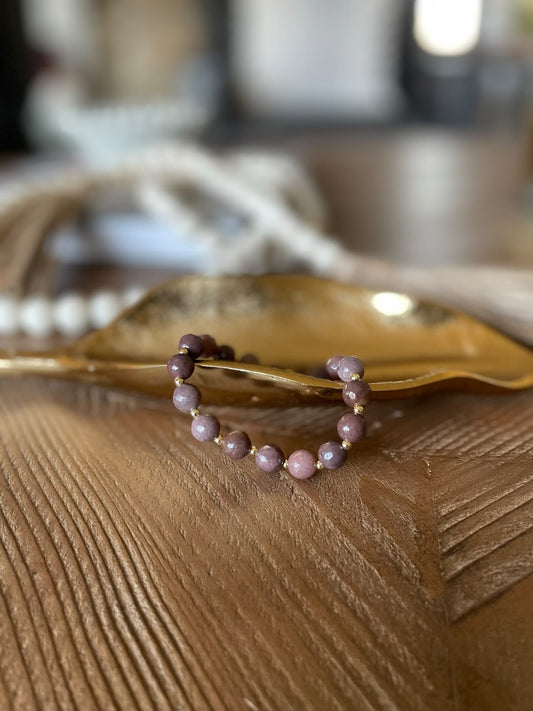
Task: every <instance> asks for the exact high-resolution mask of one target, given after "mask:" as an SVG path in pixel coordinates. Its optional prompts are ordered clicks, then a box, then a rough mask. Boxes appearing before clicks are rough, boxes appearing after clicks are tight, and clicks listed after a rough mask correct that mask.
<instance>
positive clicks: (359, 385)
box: [342, 380, 371, 407]
mask: <svg viewBox="0 0 533 711" xmlns="http://www.w3.org/2000/svg"><path fill="white" fill-rule="evenodd" d="M370 393H371V390H370V385H369V384H368V383H367V382H366V381H365V380H351V381H350V382H349V383H346V385H345V386H344V388H343V389H342V399H343V400H344V402H345V403H346V404H347V405H349V407H355V406H356V405H366V404H368V402H369V401H370Z"/></svg>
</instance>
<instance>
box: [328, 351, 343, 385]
mask: <svg viewBox="0 0 533 711" xmlns="http://www.w3.org/2000/svg"><path fill="white" fill-rule="evenodd" d="M342 358H343V356H340V355H335V356H331V358H330V359H329V360H328V362H327V363H326V371H327V373H328V377H330V378H331V379H332V380H338V378H339V376H338V373H337V368H338V367H339V363H340V362H341V360H342Z"/></svg>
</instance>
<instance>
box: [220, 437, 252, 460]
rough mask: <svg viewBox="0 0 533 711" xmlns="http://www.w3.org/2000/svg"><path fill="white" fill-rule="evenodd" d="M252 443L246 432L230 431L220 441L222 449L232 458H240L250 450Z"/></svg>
mask: <svg viewBox="0 0 533 711" xmlns="http://www.w3.org/2000/svg"><path fill="white" fill-rule="evenodd" d="M251 446H252V443H251V442H250V438H249V437H248V435H247V434H246V432H230V433H229V434H227V435H225V437H224V441H223V442H222V451H223V452H224V454H227V455H228V457H231V458H232V459H242V458H243V457H246V455H247V454H249V452H250V448H251Z"/></svg>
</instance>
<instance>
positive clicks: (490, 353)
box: [0, 275, 533, 404]
mask: <svg viewBox="0 0 533 711" xmlns="http://www.w3.org/2000/svg"><path fill="white" fill-rule="evenodd" d="M191 331H192V332H196V333H211V334H213V335H214V336H215V338H216V339H217V341H218V342H220V343H229V344H231V345H232V346H233V347H234V348H235V350H236V352H237V354H238V355H239V354H240V355H242V354H244V353H250V352H252V353H254V354H255V355H256V356H257V357H258V358H259V360H260V364H258V365H257V364H249V363H238V362H226V361H204V362H200V363H199V364H198V367H197V368H196V372H195V374H194V376H193V378H192V379H191V382H196V383H198V384H199V385H201V386H202V392H203V394H204V400H205V401H208V402H224V403H239V404H266V403H272V404H274V403H279V404H289V403H295V402H302V401H307V402H310V401H313V400H339V399H340V398H341V391H342V383H335V382H331V381H329V380H324V379H322V378H318V377H313V376H312V375H308V374H306V373H309V372H313V370H314V369H316V366H317V365H318V364H321V363H322V364H323V363H325V361H326V360H327V359H328V358H329V357H330V356H331V355H335V354H353V355H357V356H358V357H360V358H361V359H362V360H363V362H364V363H365V366H366V375H365V378H366V379H367V380H368V381H369V382H370V383H371V385H372V390H373V394H374V397H375V398H376V399H385V398H397V397H405V396H408V395H417V394H421V393H424V392H428V391H431V390H435V389H460V390H463V391H464V390H469V391H475V392H496V391H505V390H520V389H524V388H528V387H531V386H532V385H533V353H532V351H531V350H530V349H528V348H527V347H525V346H523V345H521V344H519V343H517V342H515V341H513V340H512V339H510V338H509V337H507V336H504V335H502V334H501V333H498V332H497V331H495V330H494V329H493V328H490V327H489V326H486V325H485V324H483V323H481V322H480V321H477V320H476V319H473V318H471V317H469V316H466V315H464V314H461V313H458V312H455V311H451V310H449V309H445V308H442V307H440V306H437V305H434V304H429V303H426V302H422V301H419V300H417V299H414V298H411V297H409V296H406V295H404V294H395V293H389V292H374V291H368V290H365V289H359V288H356V287H353V286H350V285H346V284H340V283H336V282H331V281H327V280H323V279H318V278H315V277H310V276H295V275H277V276H262V277H248V276H247V277H202V276H187V277H180V278H178V279H175V280H173V281H170V282H167V283H166V284H164V285H162V286H160V287H157V288H156V289H154V290H152V291H151V292H150V293H149V294H147V296H146V297H145V298H144V299H143V300H142V301H141V302H139V303H138V304H137V305H135V306H134V307H132V308H130V309H128V310H126V311H124V312H123V313H122V314H121V315H120V316H119V317H118V319H116V320H115V321H114V322H113V323H112V324H111V325H110V326H108V327H107V328H105V329H102V330H101V331H96V332H94V333H91V334H89V335H88V336H85V337H84V338H82V339H79V340H78V341H75V342H74V343H72V344H71V345H70V346H68V347H65V348H61V349H58V350H55V351H51V352H48V353H40V354H32V353H17V354H8V353H1V354H0V371H2V374H4V375H7V374H21V373H34V374H41V375H48V376H52V377H60V378H68V379H73V380H84V381H90V382H95V383H100V384H105V385H112V386H119V387H126V388H129V389H133V390H138V391H141V392H147V393H151V394H160V395H167V394H170V392H171V390H172V387H173V384H172V381H171V379H170V378H169V376H168V374H167V372H166V367H165V363H166V361H167V359H168V358H169V356H170V355H172V354H173V353H174V352H175V351H176V349H177V340H178V338H179V336H180V335H181V334H183V333H187V332H191ZM263 363H268V364H271V365H268V366H267V365H263Z"/></svg>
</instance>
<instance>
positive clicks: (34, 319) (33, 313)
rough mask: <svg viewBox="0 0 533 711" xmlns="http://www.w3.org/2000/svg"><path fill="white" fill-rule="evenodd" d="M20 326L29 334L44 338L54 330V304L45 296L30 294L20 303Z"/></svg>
mask: <svg viewBox="0 0 533 711" xmlns="http://www.w3.org/2000/svg"><path fill="white" fill-rule="evenodd" d="M19 317H20V327H21V329H22V331H24V333H26V334H27V335H28V336H35V337H36V338H44V337H45V336H49V335H50V333H51V331H52V305H51V303H50V299H47V298H46V297H45V296H30V297H28V298H27V299H25V300H24V301H23V302H22V303H21V305H20V315H19Z"/></svg>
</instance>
